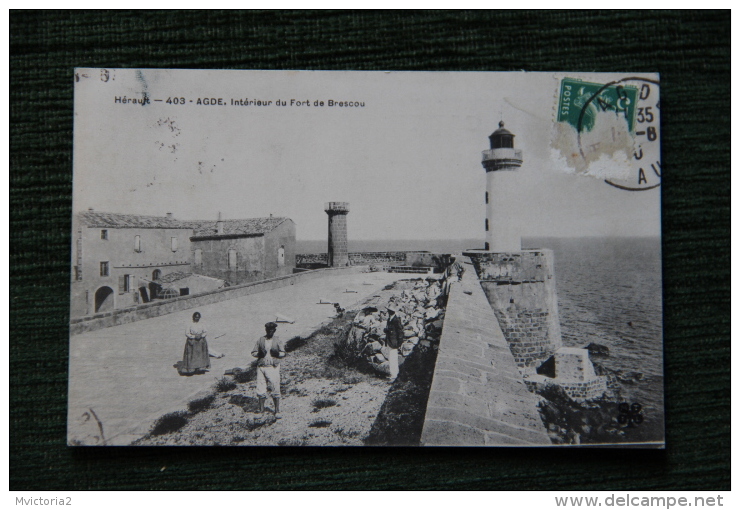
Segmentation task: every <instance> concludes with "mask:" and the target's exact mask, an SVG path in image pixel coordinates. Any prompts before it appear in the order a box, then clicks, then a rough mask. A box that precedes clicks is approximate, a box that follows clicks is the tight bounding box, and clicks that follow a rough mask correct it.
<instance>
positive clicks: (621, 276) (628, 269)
mask: <svg viewBox="0 0 740 510" xmlns="http://www.w3.org/2000/svg"><path fill="white" fill-rule="evenodd" d="M482 244H483V242H482V240H479V239H477V240H476V239H458V240H421V241H420V240H387V241H361V240H360V241H353V240H350V241H349V251H350V252H362V251H429V252H432V253H459V252H461V251H463V250H465V249H470V248H480V247H482ZM522 247H523V248H525V249H526V248H549V249H551V250H553V252H554V254H555V277H556V287H557V293H558V308H559V313H560V323H561V331H562V337H563V345H564V346H566V347H585V346H587V345H588V344H590V343H596V344H600V345H603V346H606V347H607V348H608V349H609V356H607V357H602V356H599V357H598V358H596V357H595V358H594V360H595V361H596V362H598V363H600V364H601V365H602V366H604V367H605V368H607V369H609V370H611V371H618V372H621V373H622V374H623V375H627V374H629V373H630V372H633V374H629V376H628V377H626V379H627V381H625V382H623V383H622V384H621V396H622V400H623V401H625V402H626V403H629V404H630V405H631V404H639V405H640V406H641V408H642V414H643V416H644V422H643V423H642V424H640V425H639V426H640V427H641V428H643V429H644V430H642V431H641V432H642V434H640V436H641V437H642V438H643V439H644V440H649V441H662V440H663V439H664V406H663V305H662V276H661V242H660V238H659V237H650V238H648V237H619V238H610V237H582V238H524V239H522ZM322 252H326V240H323V241H300V240H299V241H297V242H296V253H322Z"/></svg>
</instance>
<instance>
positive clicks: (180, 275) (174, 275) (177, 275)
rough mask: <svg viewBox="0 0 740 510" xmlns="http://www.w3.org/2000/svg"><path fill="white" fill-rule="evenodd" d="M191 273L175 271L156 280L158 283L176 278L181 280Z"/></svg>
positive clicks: (170, 281) (173, 280) (175, 279)
mask: <svg viewBox="0 0 740 510" xmlns="http://www.w3.org/2000/svg"><path fill="white" fill-rule="evenodd" d="M192 274H193V273H184V272H182V271H176V272H174V273H170V274H166V275H164V276H162V277H160V278H159V280H157V281H158V282H159V283H172V282H176V281H177V280H182V279H183V278H187V277H188V276H192Z"/></svg>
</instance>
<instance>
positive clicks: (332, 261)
mask: <svg viewBox="0 0 740 510" xmlns="http://www.w3.org/2000/svg"><path fill="white" fill-rule="evenodd" d="M324 211H326V214H328V215H329V243H328V252H329V253H328V259H329V267H341V266H348V265H349V254H348V252H347V214H349V202H327V203H326V204H325V205H324Z"/></svg>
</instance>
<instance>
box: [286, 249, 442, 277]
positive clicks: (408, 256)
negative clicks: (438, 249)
mask: <svg viewBox="0 0 740 510" xmlns="http://www.w3.org/2000/svg"><path fill="white" fill-rule="evenodd" d="M450 259H451V257H450V255H449V254H439V253H429V252H425V251H377V252H355V253H350V254H349V265H350V266H366V265H370V264H378V265H386V266H389V265H403V266H414V267H422V266H423V267H434V268H435V271H437V272H441V271H442V270H443V269H444V268H445V267H447V266H448V265H449V264H450ZM295 265H296V267H297V268H302V269H317V268H321V267H327V266H328V265H329V257H328V255H327V254H326V253H299V254H296V256H295Z"/></svg>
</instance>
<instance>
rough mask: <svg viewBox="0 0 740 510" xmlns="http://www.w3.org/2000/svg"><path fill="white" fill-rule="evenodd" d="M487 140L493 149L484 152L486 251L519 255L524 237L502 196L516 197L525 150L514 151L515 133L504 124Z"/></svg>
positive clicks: (512, 212) (502, 122)
mask: <svg viewBox="0 0 740 510" xmlns="http://www.w3.org/2000/svg"><path fill="white" fill-rule="evenodd" d="M498 126H499V128H498V129H497V130H496V131H494V132H493V133H492V134H491V136H489V137H488V139H489V140H490V142H491V148H490V149H489V150H486V151H483V168H485V169H486V196H485V200H486V222H485V229H486V245H485V249H486V250H487V251H491V252H496V253H501V252H518V251H521V249H522V238H521V235H520V233H519V226H518V222H517V218H516V215H515V214H514V211H512V210H511V209H509V208H507V207H506V203H505V202H504V201H503V200H501V198H502V197H509V196H515V195H516V194H518V192H517V183H516V170H517V168H519V167H520V166H522V162H523V160H522V151H521V150H517V149H515V148H514V134H512V133H511V132H510V131H509V130H508V129H505V128H504V121H501V122H499V123H498Z"/></svg>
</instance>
